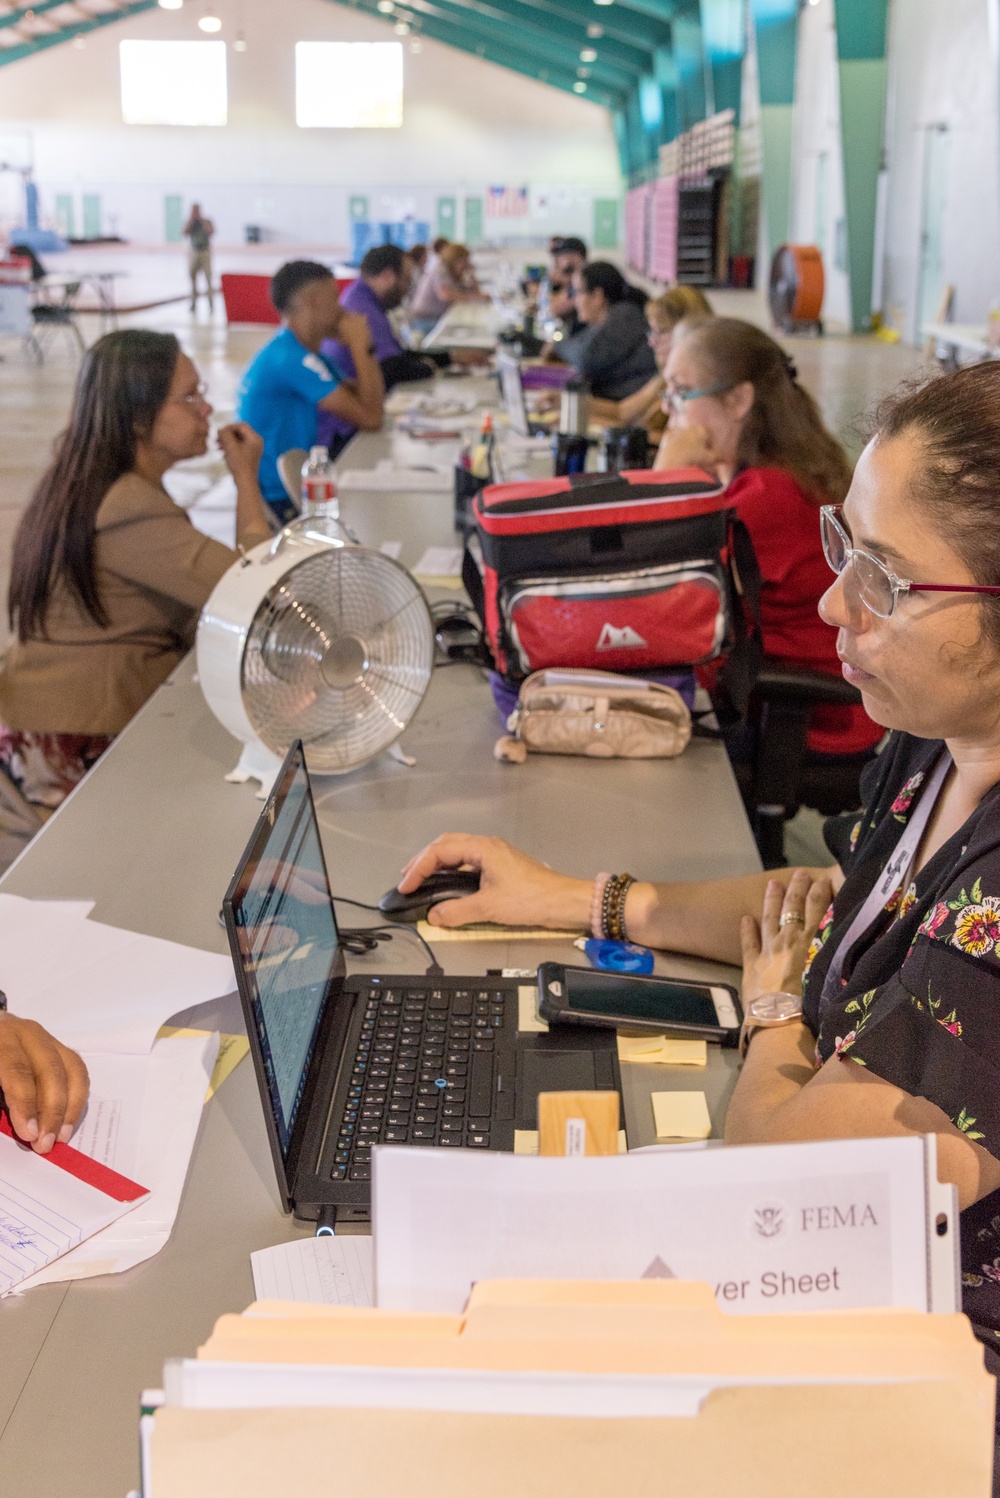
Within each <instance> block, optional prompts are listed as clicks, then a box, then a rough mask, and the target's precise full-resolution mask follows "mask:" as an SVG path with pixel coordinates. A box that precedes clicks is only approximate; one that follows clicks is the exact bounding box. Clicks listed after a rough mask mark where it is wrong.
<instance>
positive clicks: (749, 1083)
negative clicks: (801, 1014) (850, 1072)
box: [725, 1024, 816, 1144]
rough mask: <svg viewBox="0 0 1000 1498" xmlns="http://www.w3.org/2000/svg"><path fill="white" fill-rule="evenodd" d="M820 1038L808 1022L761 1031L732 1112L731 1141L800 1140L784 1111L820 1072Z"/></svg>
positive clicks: (727, 1135) (728, 1139)
mask: <svg viewBox="0 0 1000 1498" xmlns="http://www.w3.org/2000/svg"><path fill="white" fill-rule="evenodd" d="M815 1044H816V1041H815V1038H814V1036H813V1033H812V1031H811V1030H810V1029H809V1026H808V1025H804V1024H796V1025H780V1026H778V1027H777V1028H776V1029H773V1030H758V1031H757V1033H756V1034H755V1035H754V1036H753V1038H752V1039H751V1041H750V1049H749V1050H748V1051H747V1055H746V1060H745V1061H744V1063H743V1069H742V1071H741V1072H740V1075H739V1078H738V1080H737V1083H736V1087H735V1090H734V1092H733V1095H732V1097H731V1098H730V1100H729V1108H728V1111H727V1113H726V1130H725V1140H726V1143H727V1144H773V1143H777V1142H780V1141H781V1140H782V1139H786V1138H789V1137H791V1138H794V1137H795V1135H794V1131H793V1132H792V1133H791V1134H787V1133H786V1132H785V1131H784V1130H783V1128H782V1109H783V1108H787V1105H788V1104H790V1103H794V1102H795V1100H796V1099H797V1098H798V1097H799V1095H800V1093H801V1092H802V1089H803V1087H805V1085H806V1083H807V1082H809V1081H811V1080H812V1078H813V1077H814V1076H815V1075H816V1068H815V1066H814V1064H813V1050H814V1047H815Z"/></svg>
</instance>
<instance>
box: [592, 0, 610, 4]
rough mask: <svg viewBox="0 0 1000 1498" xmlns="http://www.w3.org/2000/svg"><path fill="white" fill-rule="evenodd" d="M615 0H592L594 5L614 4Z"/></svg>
mask: <svg viewBox="0 0 1000 1498" xmlns="http://www.w3.org/2000/svg"><path fill="white" fill-rule="evenodd" d="M614 3H615V0H594V4H595V5H614Z"/></svg>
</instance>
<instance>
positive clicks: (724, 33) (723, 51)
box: [701, 0, 746, 120]
mask: <svg viewBox="0 0 1000 1498" xmlns="http://www.w3.org/2000/svg"><path fill="white" fill-rule="evenodd" d="M701 34H702V45H703V46H704V49H705V59H706V62H707V63H708V67H709V69H710V72H711V85H712V99H711V104H712V107H713V112H715V111H718V110H721V109H731V110H733V112H734V114H735V115H736V118H737V120H739V117H740V102H741V97H742V92H743V52H744V44H745V39H746V0H701Z"/></svg>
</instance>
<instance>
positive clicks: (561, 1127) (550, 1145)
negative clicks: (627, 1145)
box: [538, 1092, 621, 1155]
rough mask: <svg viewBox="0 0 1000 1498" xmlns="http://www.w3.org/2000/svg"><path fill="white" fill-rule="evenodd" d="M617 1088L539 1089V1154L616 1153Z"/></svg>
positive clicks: (618, 1108) (618, 1105)
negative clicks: (564, 1090)
mask: <svg viewBox="0 0 1000 1498" xmlns="http://www.w3.org/2000/svg"><path fill="white" fill-rule="evenodd" d="M620 1109H621V1103H620V1101H619V1097H618V1094H617V1092H540V1093H539V1094H538V1153H539V1154H540V1155H617V1153H618V1118H619V1113H620Z"/></svg>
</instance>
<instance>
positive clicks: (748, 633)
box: [711, 519, 764, 735]
mask: <svg viewBox="0 0 1000 1498" xmlns="http://www.w3.org/2000/svg"><path fill="white" fill-rule="evenodd" d="M730 549H731V563H730V568H729V573H730V578H731V580H732V585H733V586H732V611H733V646H732V649H731V650H730V651H729V654H728V655H727V656H726V659H725V662H724V664H723V666H722V669H721V671H720V672H719V675H718V678H717V680H716V683H715V687H714V689H713V691H712V694H711V696H712V706H713V708H714V710H715V715H716V718H717V719H718V722H719V726H720V729H721V731H722V733H723V735H725V734H726V733H731V732H732V731H733V730H734V729H735V728H738V727H739V726H740V724H741V723H742V722H743V720H744V719H745V717H746V714H747V708H748V706H749V704H750V694H751V692H752V691H753V689H754V686H755V684H756V681H757V676H758V673H759V672H760V667H761V662H762V660H763V658H764V641H763V636H762V633H761V619H760V567H759V565H758V562H757V553H756V552H755V551H754V549H753V542H752V540H751V539H750V532H749V531H748V530H747V528H746V526H745V525H744V524H743V521H742V520H737V519H734V520H733V521H732V523H731V526H730Z"/></svg>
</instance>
